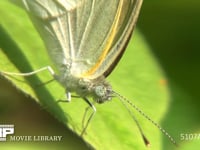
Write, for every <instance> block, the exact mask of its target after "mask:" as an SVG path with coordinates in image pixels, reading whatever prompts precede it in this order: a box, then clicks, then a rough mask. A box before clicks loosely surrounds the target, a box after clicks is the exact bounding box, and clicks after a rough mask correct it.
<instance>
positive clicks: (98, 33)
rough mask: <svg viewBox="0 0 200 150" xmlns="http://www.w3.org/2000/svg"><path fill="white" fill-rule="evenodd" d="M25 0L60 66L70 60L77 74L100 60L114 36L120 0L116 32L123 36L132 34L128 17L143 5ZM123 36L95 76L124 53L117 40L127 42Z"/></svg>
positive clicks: (128, 0)
mask: <svg viewBox="0 0 200 150" xmlns="http://www.w3.org/2000/svg"><path fill="white" fill-rule="evenodd" d="M23 2H24V4H25V7H26V9H27V10H28V11H29V12H30V14H31V16H32V19H33V20H34V21H33V22H34V24H35V25H36V26H37V29H38V30H39V32H40V34H41V36H42V38H43V40H44V42H45V44H46V47H47V49H48V52H49V54H50V56H51V58H52V59H53V61H54V62H55V63H56V65H57V67H58V68H59V67H60V66H61V65H63V64H68V65H70V66H71V73H72V74H73V75H75V76H80V75H81V74H83V73H84V72H87V71H88V70H89V69H90V68H91V67H93V66H94V65H95V64H96V63H97V62H98V60H99V57H100V56H101V55H102V53H103V51H104V48H105V47H106V44H107V42H108V40H110V37H109V36H110V33H111V32H112V31H111V28H112V27H113V23H114V20H115V17H116V12H117V11H118V9H119V4H120V3H121V4H123V6H120V7H122V12H121V15H120V18H121V19H120V20H119V22H118V25H117V26H118V28H117V29H116V36H117V35H118V36H119V34H121V36H122V37H121V38H122V39H123V38H126V36H128V35H125V34H130V33H128V32H130V31H129V29H128V28H129V24H130V23H129V21H127V20H128V19H129V20H130V19H135V20H136V18H137V11H139V10H138V9H139V8H140V5H141V2H138V0H23ZM133 5H135V6H133ZM134 11H136V14H135V16H134V15H132V16H133V17H132V18H130V17H131V14H130V13H134ZM128 13H129V14H128ZM127 17H128V19H127ZM135 20H131V21H134V22H135ZM125 23H126V24H127V25H125ZM130 26H131V25H130ZM124 30H125V31H124ZM130 30H131V29H130ZM122 39H120V38H119V37H117V38H115V39H113V40H115V43H113V44H112V45H111V47H110V50H109V53H108V54H107V56H106V58H105V60H104V61H103V63H102V64H101V65H100V66H99V68H98V70H97V71H95V73H94V74H92V75H91V76H93V77H94V78H95V77H97V76H99V74H102V73H103V72H105V70H106V69H108V68H109V66H110V65H111V63H112V62H113V61H114V60H115V59H116V57H117V56H118V54H119V53H120V49H119V50H118V49H117V47H119V48H120V45H117V44H122V45H123V42H121V41H122ZM120 40H121V41H120ZM118 41H119V42H120V43H119V42H118ZM108 60H109V61H108Z"/></svg>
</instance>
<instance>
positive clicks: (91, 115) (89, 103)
mask: <svg viewBox="0 0 200 150" xmlns="http://www.w3.org/2000/svg"><path fill="white" fill-rule="evenodd" d="M83 100H84V101H85V102H86V103H87V104H88V105H89V106H88V107H87V108H86V110H85V113H84V116H83V121H82V124H83V130H82V132H81V136H83V134H84V133H85V132H86V129H87V127H88V125H89V123H90V121H91V120H92V118H93V117H94V115H95V113H96V108H95V106H94V105H93V104H92V103H91V102H90V101H89V100H88V99H87V98H83ZM89 108H92V109H93V112H92V113H91V114H90V116H89V118H88V120H87V122H86V124H85V125H84V120H85V117H86V114H87V112H88V110H89Z"/></svg>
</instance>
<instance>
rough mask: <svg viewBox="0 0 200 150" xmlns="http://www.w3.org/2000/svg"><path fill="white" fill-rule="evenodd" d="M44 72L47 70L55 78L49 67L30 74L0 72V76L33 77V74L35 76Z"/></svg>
mask: <svg viewBox="0 0 200 150" xmlns="http://www.w3.org/2000/svg"><path fill="white" fill-rule="evenodd" d="M45 70H48V71H49V73H50V74H51V75H52V76H53V77H55V72H54V71H53V69H52V68H51V67H50V66H46V67H43V68H40V69H38V70H35V71H32V72H28V73H14V72H5V71H0V74H2V75H11V76H12V75H13V76H31V75H34V74H37V73H39V72H42V71H45Z"/></svg>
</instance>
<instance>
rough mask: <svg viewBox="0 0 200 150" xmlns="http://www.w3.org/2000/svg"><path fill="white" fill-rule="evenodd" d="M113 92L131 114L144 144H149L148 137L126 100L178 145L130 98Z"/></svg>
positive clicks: (173, 141)
mask: <svg viewBox="0 0 200 150" xmlns="http://www.w3.org/2000/svg"><path fill="white" fill-rule="evenodd" d="M113 93H114V94H115V95H116V96H117V97H119V99H120V101H121V102H122V104H123V105H124V106H125V107H126V108H127V110H128V111H129V113H130V114H131V116H132V118H133V120H134V121H135V122H136V124H137V126H138V128H139V131H140V134H141V135H142V138H143V140H144V143H145V145H146V146H149V145H150V143H149V141H148V139H147V138H146V137H145V135H144V133H143V131H142V129H141V127H140V125H139V123H138V121H137V119H136V118H135V116H134V115H133V113H132V112H131V111H130V109H129V108H128V106H127V105H126V104H125V103H124V102H127V103H128V104H129V105H130V106H131V107H133V108H134V109H135V110H136V111H137V112H139V113H140V114H141V115H142V116H143V117H144V118H146V119H147V120H148V121H150V122H151V123H152V124H153V125H154V126H156V127H157V128H158V129H159V130H160V131H161V132H162V133H163V134H164V135H165V136H166V137H167V138H168V139H169V140H170V141H171V142H172V143H173V144H174V145H176V146H178V145H177V143H176V141H175V140H174V139H173V138H172V136H170V135H169V133H168V132H167V131H165V130H164V129H163V128H162V127H161V126H160V125H158V124H157V123H156V122H154V121H153V120H152V119H151V118H150V117H149V116H147V115H146V114H145V113H144V112H143V111H142V110H141V109H140V108H138V107H137V106H136V105H135V104H133V103H132V102H131V101H130V100H128V99H127V98H126V97H124V96H122V95H120V94H119V93H117V92H115V91H113Z"/></svg>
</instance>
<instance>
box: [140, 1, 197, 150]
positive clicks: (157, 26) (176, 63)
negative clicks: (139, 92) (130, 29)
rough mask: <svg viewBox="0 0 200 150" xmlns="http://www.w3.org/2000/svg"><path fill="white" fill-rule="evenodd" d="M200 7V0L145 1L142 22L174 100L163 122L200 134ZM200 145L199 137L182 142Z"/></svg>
mask: <svg viewBox="0 0 200 150" xmlns="http://www.w3.org/2000/svg"><path fill="white" fill-rule="evenodd" d="M199 8H200V1H197V0H190V1H189V0H168V1H161V0H150V1H145V0H144V5H143V7H142V11H141V15H140V19H139V22H138V27H139V29H140V30H141V31H142V33H143V34H144V36H145V37H146V39H147V41H148V43H149V44H150V46H151V47H152V50H153V53H154V55H155V56H156V58H157V59H158V60H159V62H160V64H161V66H162V67H163V69H164V70H165V73H166V75H167V77H168V79H169V85H170V92H171V98H172V103H171V105H170V109H169V111H168V116H170V117H169V118H168V117H167V116H166V118H167V119H166V120H164V121H163V125H165V124H166V122H171V124H170V128H173V130H175V131H176V132H177V133H187V134H189V133H192V134H193V133H196V134H199V133H200V118H199V116H200V109H199V108H200V92H199V91H200V88H199V85H200V79H199V77H200V17H199V16H200V9H199ZM168 126H169V124H168ZM179 138H180V137H179ZM179 140H180V139H179ZM199 146H200V140H199V139H196V140H191V141H190V140H189V141H182V143H181V146H180V149H194V150H197V149H198V148H199ZM165 147H167V146H166V145H165ZM166 149H167V148H166Z"/></svg>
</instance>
